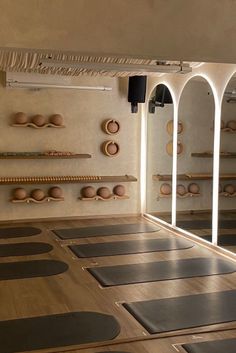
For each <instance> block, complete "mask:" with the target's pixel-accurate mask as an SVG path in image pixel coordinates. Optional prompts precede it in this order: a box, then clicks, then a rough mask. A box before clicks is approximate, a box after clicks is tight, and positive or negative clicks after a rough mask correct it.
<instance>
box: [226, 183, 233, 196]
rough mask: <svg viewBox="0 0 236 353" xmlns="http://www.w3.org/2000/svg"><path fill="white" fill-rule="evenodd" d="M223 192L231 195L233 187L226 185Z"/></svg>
mask: <svg viewBox="0 0 236 353" xmlns="http://www.w3.org/2000/svg"><path fill="white" fill-rule="evenodd" d="M224 192H227V193H228V194H230V195H232V194H233V193H234V192H235V187H234V185H233V184H226V185H225V187H224Z"/></svg>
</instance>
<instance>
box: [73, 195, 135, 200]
mask: <svg viewBox="0 0 236 353" xmlns="http://www.w3.org/2000/svg"><path fill="white" fill-rule="evenodd" d="M127 199H129V196H127V195H124V196H118V195H113V194H112V195H111V196H110V197H108V198H106V199H105V198H104V197H101V196H99V195H96V196H94V197H79V200H81V201H110V200H127Z"/></svg>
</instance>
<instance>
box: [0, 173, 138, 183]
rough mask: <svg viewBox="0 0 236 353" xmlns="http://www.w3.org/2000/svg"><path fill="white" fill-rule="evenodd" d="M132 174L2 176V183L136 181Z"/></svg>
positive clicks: (0, 180) (0, 181)
mask: <svg viewBox="0 0 236 353" xmlns="http://www.w3.org/2000/svg"><path fill="white" fill-rule="evenodd" d="M135 181H137V178H135V177H134V176H132V175H118V176H117V175H116V176H94V175H84V176H79V175H71V176H70V175H66V176H28V177H22V176H20V177H0V185H17V184H67V183H69V184H72V183H106V182H107V183H109V182H115V183H116V182H124V183H126V182H135Z"/></svg>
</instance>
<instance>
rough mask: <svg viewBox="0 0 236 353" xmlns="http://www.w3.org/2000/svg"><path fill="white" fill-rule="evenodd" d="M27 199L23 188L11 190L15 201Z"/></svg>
mask: <svg viewBox="0 0 236 353" xmlns="http://www.w3.org/2000/svg"><path fill="white" fill-rule="evenodd" d="M26 197H27V192H26V190H25V189H23V188H16V189H14V190H13V198H14V199H16V200H24V199H25V198H26Z"/></svg>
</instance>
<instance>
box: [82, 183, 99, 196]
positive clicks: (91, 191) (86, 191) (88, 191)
mask: <svg viewBox="0 0 236 353" xmlns="http://www.w3.org/2000/svg"><path fill="white" fill-rule="evenodd" d="M80 192H81V195H82V197H86V198H91V197H94V196H96V190H95V188H94V187H93V186H85V187H84V188H82V189H81V191H80Z"/></svg>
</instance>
